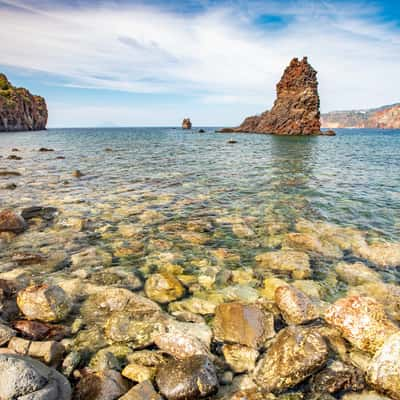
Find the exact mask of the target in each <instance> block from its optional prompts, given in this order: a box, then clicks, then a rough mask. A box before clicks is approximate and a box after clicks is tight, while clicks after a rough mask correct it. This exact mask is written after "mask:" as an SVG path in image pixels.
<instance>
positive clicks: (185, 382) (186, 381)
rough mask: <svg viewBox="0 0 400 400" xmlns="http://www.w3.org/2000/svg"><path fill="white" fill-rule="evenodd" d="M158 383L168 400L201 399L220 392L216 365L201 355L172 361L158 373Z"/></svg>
mask: <svg viewBox="0 0 400 400" xmlns="http://www.w3.org/2000/svg"><path fill="white" fill-rule="evenodd" d="M156 382H157V385H158V387H159V389H160V392H161V394H162V395H163V396H165V397H166V398H167V399H168V400H192V399H193V400H194V399H201V398H204V397H207V396H210V395H212V394H214V393H215V392H216V391H217V390H218V378H217V375H216V372H215V368H214V365H213V364H212V362H211V361H210V360H209V359H208V358H207V357H206V356H201V355H198V356H193V357H189V358H186V359H185V360H182V361H177V360H172V361H170V362H169V363H168V364H167V365H165V366H164V367H163V368H161V369H160V370H159V371H158V373H157V377H156Z"/></svg>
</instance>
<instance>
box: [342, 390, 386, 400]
mask: <svg viewBox="0 0 400 400" xmlns="http://www.w3.org/2000/svg"><path fill="white" fill-rule="evenodd" d="M342 400H391V399H390V398H389V397H386V396H383V395H381V394H379V393H377V392H374V391H369V390H365V391H363V392H362V393H346V394H345V395H344V396H343V397H342Z"/></svg>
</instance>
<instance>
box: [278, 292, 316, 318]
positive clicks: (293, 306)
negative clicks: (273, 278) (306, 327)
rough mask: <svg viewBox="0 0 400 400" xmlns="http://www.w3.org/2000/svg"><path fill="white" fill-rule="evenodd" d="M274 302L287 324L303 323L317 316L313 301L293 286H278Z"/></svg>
mask: <svg viewBox="0 0 400 400" xmlns="http://www.w3.org/2000/svg"><path fill="white" fill-rule="evenodd" d="M275 302H276V304H277V306H278V308H279V310H280V311H281V313H282V316H283V318H284V320H285V321H286V322H287V323H288V324H294V325H299V324H305V323H307V322H310V321H312V320H315V319H317V318H318V317H319V311H318V309H317V307H316V306H315V305H314V303H313V302H312V301H311V300H310V299H309V298H308V297H307V296H306V295H305V294H304V293H303V292H302V291H301V290H299V289H296V288H295V287H293V286H289V285H288V286H281V287H278V288H277V289H276V291H275Z"/></svg>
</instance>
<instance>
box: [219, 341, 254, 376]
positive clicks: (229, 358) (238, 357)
mask: <svg viewBox="0 0 400 400" xmlns="http://www.w3.org/2000/svg"><path fill="white" fill-rule="evenodd" d="M222 353H223V355H224V357H225V361H226V362H227V363H228V365H229V366H230V367H231V368H232V370H233V371H234V372H236V373H242V372H246V371H253V370H254V368H255V366H256V361H257V358H258V351H257V350H255V349H252V348H251V347H247V346H242V345H240V344H225V345H224V346H223V347H222Z"/></svg>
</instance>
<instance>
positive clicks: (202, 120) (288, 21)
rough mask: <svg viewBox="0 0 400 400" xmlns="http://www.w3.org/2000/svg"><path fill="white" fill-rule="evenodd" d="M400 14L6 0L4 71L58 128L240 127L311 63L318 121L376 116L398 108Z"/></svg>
mask: <svg viewBox="0 0 400 400" xmlns="http://www.w3.org/2000/svg"><path fill="white" fill-rule="evenodd" d="M399 3H400V2H397V1H393V0H390V1H383V0H381V1H378V0H377V1H365V0H360V1H358V0H354V1H352V0H350V1H338V0H287V1H284V0H262V1H261V0H247V1H245V0H236V1H233V0H232V1H228V0H226V1H217V0H187V1H177V0H175V1H174V0H165V1H160V0H159V1H156V0H150V1H149V0H147V1H129V0H101V1H97V0H90V1H89V0H72V1H71V0H68V1H62V0H48V1H46V0H44V1H39V0H0V37H1V38H2V56H1V59H0V71H2V72H5V73H6V74H7V76H8V77H9V79H10V80H11V81H12V82H13V83H14V84H15V85H17V86H25V87H27V88H29V89H30V90H31V92H33V93H36V94H41V95H43V96H44V97H45V98H46V100H47V103H48V107H49V112H50V118H49V126H50V127H52V126H53V127H56V126H57V127H64V126H134V125H136V126H146V125H147V126H158V125H161V126H162V125H164V126H165V125H169V126H171V125H179V124H180V122H181V120H182V119H183V118H184V117H186V116H190V117H191V119H192V120H193V122H194V124H195V125H197V126H200V125H209V126H229V125H236V124H238V123H240V122H241V120H242V119H243V118H244V117H245V116H247V115H251V114H255V113H259V112H262V111H264V110H265V109H267V108H270V107H271V105H272V103H273V101H274V97H275V85H276V83H277V81H278V80H279V78H280V76H281V74H282V71H283V69H284V68H285V66H286V65H287V64H288V63H289V61H290V59H291V58H292V57H302V56H303V55H307V56H308V57H309V60H310V62H311V63H312V64H313V66H314V67H315V68H316V69H317V71H318V78H319V82H320V95H321V109H322V111H329V110H337V109H348V108H367V107H374V106H379V105H383V104H389V103H394V102H399V101H400V79H399V78H398V77H399V70H400V68H399V67H400V5H399Z"/></svg>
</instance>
